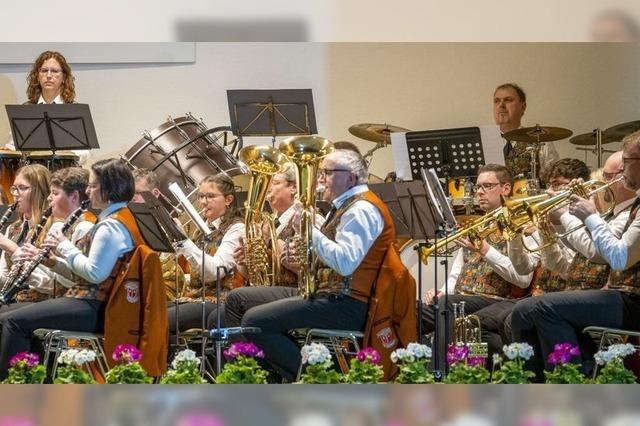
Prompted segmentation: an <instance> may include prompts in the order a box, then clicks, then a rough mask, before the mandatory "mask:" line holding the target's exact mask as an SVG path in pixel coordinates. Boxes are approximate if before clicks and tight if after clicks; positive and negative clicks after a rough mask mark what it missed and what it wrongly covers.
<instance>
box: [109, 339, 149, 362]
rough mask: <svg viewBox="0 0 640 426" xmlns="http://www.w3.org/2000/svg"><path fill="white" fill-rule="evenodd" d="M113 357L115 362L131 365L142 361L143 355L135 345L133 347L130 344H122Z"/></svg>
mask: <svg viewBox="0 0 640 426" xmlns="http://www.w3.org/2000/svg"><path fill="white" fill-rule="evenodd" d="M111 357H112V358H113V360H114V361H117V362H126V363H127V364H130V363H132V362H136V361H140V358H142V354H141V353H140V350H139V349H138V348H137V347H135V346H134V345H131V344H129V343H122V344H120V345H117V346H116V348H115V349H114V350H113V355H112V356H111Z"/></svg>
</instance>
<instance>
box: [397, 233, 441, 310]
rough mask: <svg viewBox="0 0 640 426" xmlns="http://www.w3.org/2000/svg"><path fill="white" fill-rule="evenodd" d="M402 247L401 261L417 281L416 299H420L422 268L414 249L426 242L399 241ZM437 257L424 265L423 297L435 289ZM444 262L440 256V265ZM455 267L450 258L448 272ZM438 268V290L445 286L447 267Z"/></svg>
mask: <svg viewBox="0 0 640 426" xmlns="http://www.w3.org/2000/svg"><path fill="white" fill-rule="evenodd" d="M398 243H399V245H398V246H399V247H400V259H401V260H402V263H403V264H404V266H406V267H407V269H408V270H409V273H410V274H411V276H412V277H413V278H415V280H416V298H418V297H419V294H418V291H419V290H420V289H419V288H418V267H419V266H420V264H419V261H418V251H417V250H414V249H413V247H414V246H415V245H416V244H418V243H424V240H414V239H409V240H407V239H404V240H402V239H399V240H398ZM435 260H436V259H435V257H430V258H429V261H428V262H427V264H426V265H424V264H423V265H422V296H423V297H424V295H425V293H426V292H427V290H429V289H432V288H434V286H433V285H434V282H433V279H434V272H435V270H436V265H435V263H436V262H435ZM441 260H442V256H438V263H440V261H441ZM452 266H453V257H450V258H449V262H448V268H449V269H448V271H449V272H450V271H451V267H452ZM437 268H438V289H440V287H442V285H443V284H444V276H445V274H444V273H445V267H444V265H437Z"/></svg>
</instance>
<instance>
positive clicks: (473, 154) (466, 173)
mask: <svg viewBox="0 0 640 426" xmlns="http://www.w3.org/2000/svg"><path fill="white" fill-rule="evenodd" d="M405 138H406V142H407V156H406V157H405V158H404V159H403V160H402V161H408V162H409V170H410V172H411V178H412V179H413V180H420V179H421V170H422V169H423V168H424V169H434V170H435V171H436V173H437V175H438V176H439V177H441V178H444V179H449V178H454V177H470V176H471V177H472V176H476V174H477V173H476V172H477V170H478V167H480V166H482V165H484V150H483V148H482V138H481V132H480V128H479V127H461V128H456V129H440V130H425V131H418V132H407V133H406V136H405Z"/></svg>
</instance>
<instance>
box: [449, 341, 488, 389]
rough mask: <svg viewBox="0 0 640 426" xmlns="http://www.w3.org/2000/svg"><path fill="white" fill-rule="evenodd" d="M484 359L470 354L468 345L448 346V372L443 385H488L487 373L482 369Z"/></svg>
mask: <svg viewBox="0 0 640 426" xmlns="http://www.w3.org/2000/svg"><path fill="white" fill-rule="evenodd" d="M485 361H486V358H485V357H483V356H474V355H472V354H470V349H469V346H468V345H465V344H462V343H458V344H452V345H449V348H448V350H447V364H449V372H448V373H447V376H446V377H445V380H444V382H445V383H457V384H480V383H489V376H490V375H489V372H488V371H487V369H486V368H485V367H484V363H485Z"/></svg>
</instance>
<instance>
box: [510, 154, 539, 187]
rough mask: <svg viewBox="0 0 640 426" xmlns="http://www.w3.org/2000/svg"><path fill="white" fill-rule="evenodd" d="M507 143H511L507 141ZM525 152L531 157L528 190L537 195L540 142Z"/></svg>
mask: <svg viewBox="0 0 640 426" xmlns="http://www.w3.org/2000/svg"><path fill="white" fill-rule="evenodd" d="M507 143H511V142H509V141H507ZM526 150H527V151H528V152H529V155H530V156H531V179H529V185H531V188H530V189H531V191H532V192H533V193H534V194H539V193H540V179H539V177H538V164H540V163H539V159H540V142H536V143H535V144H534V145H533V146H528V147H527V149H526ZM529 185H527V186H529Z"/></svg>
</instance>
